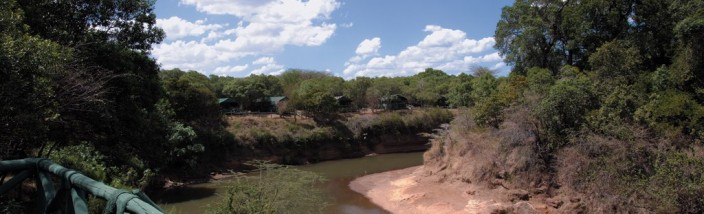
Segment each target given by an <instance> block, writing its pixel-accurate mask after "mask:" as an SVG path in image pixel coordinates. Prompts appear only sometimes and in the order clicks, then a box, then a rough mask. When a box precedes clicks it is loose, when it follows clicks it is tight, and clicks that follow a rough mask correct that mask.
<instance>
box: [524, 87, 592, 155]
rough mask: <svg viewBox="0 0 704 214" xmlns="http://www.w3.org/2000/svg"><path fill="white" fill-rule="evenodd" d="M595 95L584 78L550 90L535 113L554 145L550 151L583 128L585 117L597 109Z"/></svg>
mask: <svg viewBox="0 0 704 214" xmlns="http://www.w3.org/2000/svg"><path fill="white" fill-rule="evenodd" d="M593 91H594V90H593V88H592V85H591V83H590V81H589V79H588V78H587V77H585V76H581V77H579V78H576V79H571V80H564V81H559V82H557V83H556V84H555V85H553V86H552V87H550V91H549V93H548V94H547V96H546V97H545V98H544V99H543V100H542V101H541V102H540V104H539V105H538V108H537V109H536V116H537V117H538V119H539V120H540V122H541V124H542V126H543V129H544V130H545V132H547V133H546V134H548V137H549V138H550V139H549V140H550V141H551V142H550V144H548V146H547V149H555V148H557V147H558V146H560V145H562V144H564V140H565V139H564V138H565V137H567V136H569V135H570V134H573V133H574V132H575V131H577V130H578V129H579V128H580V126H582V124H583V123H584V121H585V114H586V113H587V112H589V111H591V110H592V109H594V108H595V107H596V105H597V100H596V98H595V96H594V95H593Z"/></svg>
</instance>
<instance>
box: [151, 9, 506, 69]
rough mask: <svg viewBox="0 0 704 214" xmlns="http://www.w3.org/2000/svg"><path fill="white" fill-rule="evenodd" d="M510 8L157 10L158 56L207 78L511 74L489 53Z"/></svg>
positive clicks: (170, 65)
mask: <svg viewBox="0 0 704 214" xmlns="http://www.w3.org/2000/svg"><path fill="white" fill-rule="evenodd" d="M511 3H512V1H511V0H492V1H476V0H443V1H420V0H305V1H304V0H158V1H157V3H156V14H157V18H158V20H157V24H158V25H159V26H160V27H162V28H163V29H164V31H165V32H166V34H167V37H166V39H165V40H164V41H163V42H162V43H161V44H159V45H155V46H154V49H153V51H152V55H153V56H154V57H155V58H156V59H157V61H158V62H159V63H160V64H161V66H162V68H164V69H170V68H181V69H185V70H196V71H199V72H201V73H204V74H216V75H222V76H235V77H241V76H248V75H250V74H252V73H254V74H262V73H264V74H278V73H281V72H282V71H284V70H286V69H289V68H299V69H308V70H319V71H329V72H331V73H333V74H335V75H337V76H341V77H345V78H354V77H356V76H408V75H413V74H416V73H418V72H421V71H423V70H424V69H425V68H427V67H432V68H436V69H441V70H444V71H445V72H447V73H450V74H458V73H460V72H468V71H470V69H471V68H472V67H474V66H485V67H489V68H494V69H496V70H497V71H498V73H499V74H500V75H505V74H506V73H508V70H510V68H509V67H507V66H506V65H504V64H503V63H502V59H501V57H500V56H499V55H498V53H497V52H496V50H495V49H493V45H494V40H493V35H494V29H495V27H496V22H497V21H498V20H499V17H500V15H501V8H502V7H504V6H506V5H510V4H511Z"/></svg>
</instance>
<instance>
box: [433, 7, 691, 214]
mask: <svg viewBox="0 0 704 214" xmlns="http://www.w3.org/2000/svg"><path fill="white" fill-rule="evenodd" d="M501 17H502V18H501V20H500V21H499V23H498V24H497V29H496V40H497V44H496V48H498V49H499V50H500V53H501V54H502V55H503V56H505V57H506V61H507V62H508V63H509V64H511V65H513V66H514V68H513V71H512V73H511V74H510V75H509V76H508V77H505V78H500V79H499V80H498V84H495V85H493V86H492V87H489V88H491V90H489V91H491V93H489V94H487V95H488V96H484V97H483V99H480V100H477V101H475V103H474V104H473V105H471V108H470V109H469V110H467V111H465V112H464V113H461V114H459V116H458V117H456V118H455V120H454V121H453V122H452V124H451V127H450V131H448V132H446V133H444V134H443V135H441V136H439V137H437V139H435V140H434V142H433V147H432V148H431V149H430V150H429V151H428V152H426V153H425V161H426V163H425V164H426V166H427V167H426V168H427V169H428V170H429V171H430V172H431V173H432V174H434V175H437V176H439V178H440V181H444V182H452V181H457V182H475V183H483V184H486V185H488V186H497V185H498V186H503V187H505V188H510V189H523V190H527V191H529V192H531V194H546V195H547V197H550V198H549V200H546V204H548V205H550V206H551V207H553V208H555V209H558V211H560V212H567V213H579V212H588V213H641V212H656V213H701V212H704V200H702V198H704V171H703V169H704V147H703V145H702V140H703V139H704V106H702V104H703V103H704V93H702V92H704V76H703V75H702V74H704V73H703V71H704V58H703V57H702V56H704V48H703V47H704V46H702V44H704V43H702V42H704V41H702V38H704V37H703V35H704V2H702V1H679V0H667V1H660V0H658V1H628V0H626V1H533V0H517V1H515V3H514V4H513V5H512V6H508V7H505V8H504V9H503V12H502V16H501ZM480 78H481V77H480ZM487 78H490V77H487Z"/></svg>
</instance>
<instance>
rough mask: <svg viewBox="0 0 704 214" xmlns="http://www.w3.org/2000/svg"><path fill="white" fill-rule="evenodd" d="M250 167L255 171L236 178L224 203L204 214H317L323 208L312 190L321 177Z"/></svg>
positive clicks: (279, 168)
mask: <svg viewBox="0 0 704 214" xmlns="http://www.w3.org/2000/svg"><path fill="white" fill-rule="evenodd" d="M251 164H252V165H253V166H255V167H257V168H258V171H257V172H255V173H252V174H253V175H243V176H239V177H237V178H236V180H235V181H234V182H233V183H232V185H231V186H230V187H229V189H228V190H227V193H226V194H225V196H224V199H223V200H222V201H221V202H219V203H218V204H216V205H215V206H214V207H211V208H210V209H208V210H207V213H213V214H219V213H243V214H249V213H262V214H268V213H271V214H273V213H277V214H278V213H321V212H322V210H323V208H324V207H325V206H326V202H325V200H324V197H323V194H322V192H321V191H320V189H319V188H318V187H317V186H316V185H319V184H320V183H321V182H323V181H324V179H323V177H321V176H319V175H317V174H315V173H313V172H308V171H302V170H298V169H294V168H290V167H287V166H281V165H275V164H269V163H267V162H261V161H256V162H253V163H251Z"/></svg>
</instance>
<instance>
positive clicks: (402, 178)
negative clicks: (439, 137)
mask: <svg viewBox="0 0 704 214" xmlns="http://www.w3.org/2000/svg"><path fill="white" fill-rule="evenodd" d="M423 167H424V166H416V167H410V168H406V169H400V170H393V171H387V172H381V173H376V174H370V175H366V176H362V177H358V178H357V179H355V180H353V181H352V182H350V184H349V187H350V188H351V189H352V190H353V191H355V192H358V193H360V194H362V195H364V196H366V197H367V198H369V200H371V201H372V202H373V203H375V204H376V205H378V206H380V207H382V208H383V209H385V210H387V211H388V212H391V213H417V214H423V213H428V214H431V213H494V212H497V213H551V212H550V211H548V209H547V207H546V206H545V205H544V204H543V203H542V201H543V200H544V199H543V198H542V197H535V198H531V199H530V200H526V201H523V200H514V199H512V195H513V194H514V192H513V191H512V190H509V189H506V188H487V187H485V186H483V185H478V184H471V183H466V182H458V181H440V180H438V178H436V177H434V176H433V175H430V174H429V173H428V172H427V171H426V170H425V169H424V168H423Z"/></svg>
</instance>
